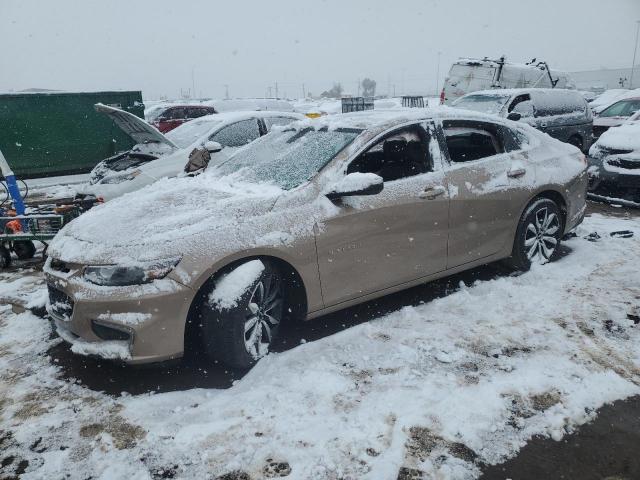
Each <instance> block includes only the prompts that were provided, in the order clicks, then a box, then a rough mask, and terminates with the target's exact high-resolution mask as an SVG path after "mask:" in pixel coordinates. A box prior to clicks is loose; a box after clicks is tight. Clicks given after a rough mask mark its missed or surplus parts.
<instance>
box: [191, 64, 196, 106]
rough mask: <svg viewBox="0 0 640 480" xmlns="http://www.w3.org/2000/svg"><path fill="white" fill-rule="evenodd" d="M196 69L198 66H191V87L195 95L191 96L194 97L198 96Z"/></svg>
mask: <svg viewBox="0 0 640 480" xmlns="http://www.w3.org/2000/svg"><path fill="white" fill-rule="evenodd" d="M195 69H196V67H191V87H192V90H191V91H192V92H193V94H192V95H193V96H192V97H191V98H194V97H195V96H196V75H195Z"/></svg>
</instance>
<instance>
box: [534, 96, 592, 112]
mask: <svg viewBox="0 0 640 480" xmlns="http://www.w3.org/2000/svg"><path fill="white" fill-rule="evenodd" d="M533 100H534V105H535V109H536V116H537V117H551V116H555V115H568V114H576V113H585V112H586V111H587V102H586V100H585V99H584V98H583V97H582V95H580V94H579V93H577V92H570V91H540V92H536V93H535V96H534V99H533Z"/></svg>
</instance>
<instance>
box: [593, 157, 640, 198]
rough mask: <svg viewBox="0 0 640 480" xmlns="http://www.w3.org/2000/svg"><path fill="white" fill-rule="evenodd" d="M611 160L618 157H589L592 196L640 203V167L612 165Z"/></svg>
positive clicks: (639, 164) (639, 161) (639, 162)
mask: <svg viewBox="0 0 640 480" xmlns="http://www.w3.org/2000/svg"><path fill="white" fill-rule="evenodd" d="M611 160H616V159H615V158H613V159H612V158H611V157H604V158H600V159H598V158H592V157H589V159H588V162H589V188H588V192H589V194H590V196H592V197H599V198H602V199H620V200H625V201H627V202H635V203H640V168H620V167H616V166H613V167H612V166H611V165H610V164H609V161H611ZM638 166H639V167H640V160H638Z"/></svg>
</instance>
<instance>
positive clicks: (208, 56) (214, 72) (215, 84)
mask: <svg viewBox="0 0 640 480" xmlns="http://www.w3.org/2000/svg"><path fill="white" fill-rule="evenodd" d="M636 20H640V0H607V1H603V0H531V1H515V0H457V1H445V0H439V1H425V0H422V1H420V0H393V1H391V0H378V1H376V0H341V1H340V0H324V1H305V0H281V1H280V0H271V1H268V2H264V1H244V0H228V1H205V0H202V1H184V0H182V1H178V0H171V1H165V0H136V1H134V0H128V1H120V0H110V1H106V0H100V1H96V0H78V1H70V0H55V1H53V0H52V1H48V0H42V1H33V0H0V45H1V46H2V47H1V48H2V54H1V55H0V90H21V89H25V88H34V87H37V88H51V89H63V90H108V89H135V90H142V92H143V95H144V96H145V98H157V97H158V96H159V95H167V96H169V97H172V98H176V97H178V96H179V95H180V90H181V89H183V90H187V89H189V88H191V87H192V72H193V77H194V80H195V90H196V93H197V95H199V96H205V97H214V98H216V97H222V96H224V94H225V85H228V88H229V94H230V95H231V96H232V97H239V96H264V95H266V94H268V93H269V91H268V87H271V94H272V95H273V94H275V82H278V90H279V91H278V93H279V94H280V95H281V96H282V95H285V94H286V95H287V96H289V97H299V96H301V95H302V88H303V86H302V85H303V84H304V85H305V89H306V91H307V92H309V91H311V92H312V93H313V94H319V93H320V92H321V91H323V90H326V89H328V88H330V87H331V85H332V83H333V82H341V83H342V85H343V86H344V88H345V91H347V92H351V93H356V92H357V81H358V79H362V78H364V77H367V76H368V77H370V78H373V79H374V80H376V81H377V83H378V93H382V94H384V93H387V91H388V90H390V91H391V93H393V88H394V86H395V90H396V93H398V94H401V93H428V92H433V91H434V90H435V87H436V74H437V69H438V52H442V53H441V56H440V77H439V81H440V82H442V79H443V78H444V76H445V75H446V72H447V71H448V69H449V66H450V65H451V63H452V61H454V60H455V59H457V58H458V57H461V56H465V57H469V56H476V57H483V56H489V57H499V56H500V55H501V54H506V55H507V58H508V59H510V60H513V61H520V62H523V61H528V60H530V59H531V58H533V57H537V58H538V60H541V59H544V60H546V61H547V62H549V64H550V65H551V66H552V68H554V67H555V68H558V69H565V70H568V71H575V70H586V69H596V68H600V67H612V68H615V67H630V65H631V61H632V56H633V44H634V39H635V31H636V23H635V21H636ZM639 57H640V54H639ZM636 63H640V58H639V61H638V62H636ZM440 85H441V83H440Z"/></svg>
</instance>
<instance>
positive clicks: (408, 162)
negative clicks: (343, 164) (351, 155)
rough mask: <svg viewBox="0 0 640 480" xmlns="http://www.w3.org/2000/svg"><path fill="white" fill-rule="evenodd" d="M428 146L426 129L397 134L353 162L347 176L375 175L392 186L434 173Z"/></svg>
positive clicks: (412, 129) (415, 129)
mask: <svg viewBox="0 0 640 480" xmlns="http://www.w3.org/2000/svg"><path fill="white" fill-rule="evenodd" d="M427 145H428V142H427V134H426V132H425V131H424V130H423V129H421V128H419V127H410V128H405V129H402V130H397V131H395V132H393V133H392V134H390V135H388V136H386V137H385V138H383V139H382V140H380V141H379V142H377V143H375V144H374V145H373V146H371V147H370V148H369V149H367V150H366V151H365V152H364V153H362V154H361V155H360V156H359V157H358V158H356V159H355V160H353V161H352V162H351V163H350V164H349V166H348V167H347V174H349V173H354V172H362V173H375V174H376V175H380V176H381V177H382V179H383V180H384V181H385V182H389V181H393V180H398V179H401V178H406V177H412V176H414V175H419V174H421V173H426V172H429V171H432V170H433V163H432V161H431V158H430V156H429V151H428V148H427Z"/></svg>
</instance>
